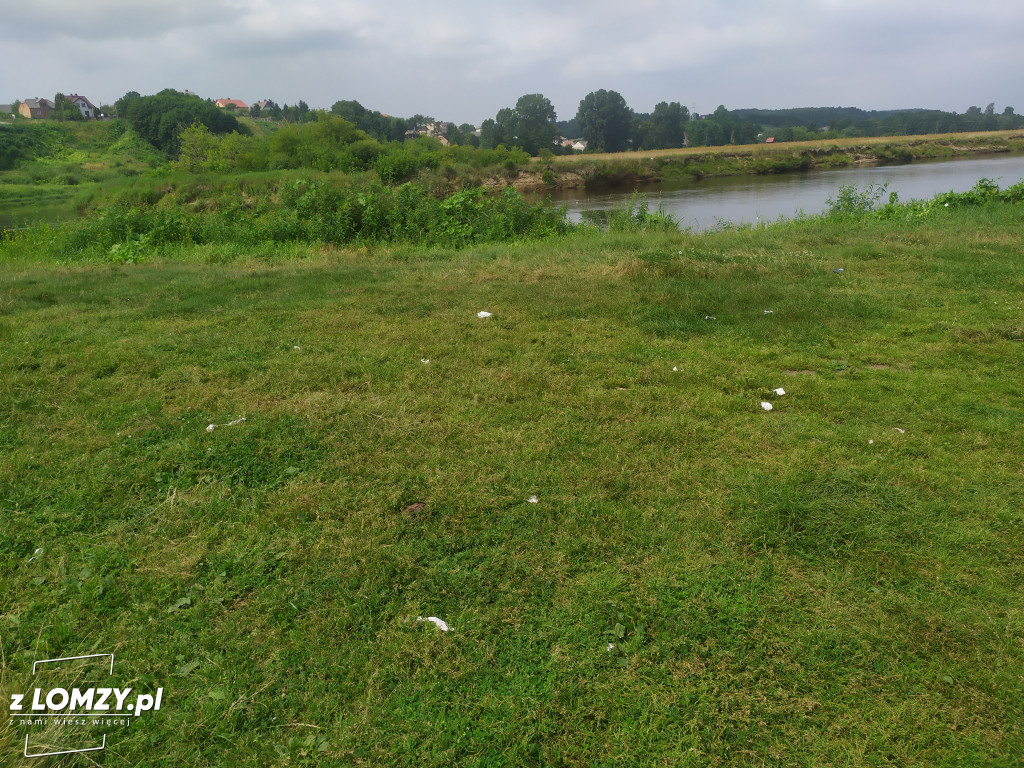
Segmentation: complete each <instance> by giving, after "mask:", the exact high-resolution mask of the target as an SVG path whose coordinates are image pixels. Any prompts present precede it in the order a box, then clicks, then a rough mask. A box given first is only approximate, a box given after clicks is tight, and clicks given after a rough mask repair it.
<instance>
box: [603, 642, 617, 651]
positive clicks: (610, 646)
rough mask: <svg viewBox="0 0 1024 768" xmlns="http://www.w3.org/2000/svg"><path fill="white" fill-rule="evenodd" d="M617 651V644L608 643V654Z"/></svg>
mask: <svg viewBox="0 0 1024 768" xmlns="http://www.w3.org/2000/svg"><path fill="white" fill-rule="evenodd" d="M614 649H615V643H608V647H607V648H605V650H606V651H608V653H611V652H612V651H613V650H614Z"/></svg>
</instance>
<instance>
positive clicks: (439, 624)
mask: <svg viewBox="0 0 1024 768" xmlns="http://www.w3.org/2000/svg"><path fill="white" fill-rule="evenodd" d="M416 621H429V622H431V623H433V624H436V625H437V628H438V629H440V630H441V631H442V632H447V631H448V625H447V624H445V623H444V621H442V620H441V619H439V618H437V616H427V618H425V619H424V618H423V617H422V616H417V617H416Z"/></svg>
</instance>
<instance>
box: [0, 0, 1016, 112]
mask: <svg viewBox="0 0 1024 768" xmlns="http://www.w3.org/2000/svg"><path fill="white" fill-rule="evenodd" d="M0 47H2V50H3V52H4V56H3V62H2V64H0V102H4V103H7V102H10V101H13V100H14V99H24V98H26V97H35V96H45V97H47V98H51V99H52V98H53V95H54V93H56V92H57V91H61V92H65V93H71V92H74V93H79V94H82V95H84V96H86V97H88V98H89V99H91V100H92V101H93V102H94V103H96V104H97V105H99V104H101V103H111V102H113V101H114V100H116V99H118V98H119V97H121V96H122V95H124V93H126V92H127V91H138V92H140V93H142V94H144V95H145V94H150V93H156V92H157V91H159V90H161V89H163V88H176V89H178V90H186V89H187V90H191V91H194V92H195V93H198V94H199V95H200V96H203V97H204V98H236V99H242V100H243V101H245V102H246V103H251V102H253V101H257V100H259V99H264V98H269V99H273V100H275V101H276V102H278V103H279V104H282V103H289V104H294V103H296V102H298V101H299V99H302V100H304V101H306V103H308V104H309V105H310V106H311V107H325V108H330V106H331V105H332V104H333V103H334V102H335V101H337V100H339V99H355V100H357V101H359V102H360V103H362V104H363V106H365V107H368V108H370V109H377V110H380V111H382V112H386V113H388V114H392V115H398V116H402V117H408V116H411V115H413V114H417V113H419V114H424V115H429V116H432V117H436V118H438V119H442V120H454V121H455V122H457V123H464V122H469V123H474V124H479V123H480V121H482V120H484V119H485V118H488V117H493V116H494V115H495V113H496V112H497V111H498V110H499V109H501V108H502V107H507V106H514V105H515V102H516V100H517V99H518V98H519V97H520V96H522V95H523V94H527V93H542V94H544V95H545V96H547V97H548V98H549V99H550V100H551V102H552V103H553V104H554V106H555V110H556V111H557V113H558V118H559V119H560V120H561V119H569V118H571V117H573V116H574V115H575V114H576V109H577V107H578V106H579V102H580V100H581V99H582V98H583V97H584V96H586V95H587V94H588V93H589V92H591V91H594V90H597V89H599V88H605V89H609V90H616V91H618V92H619V93H621V94H622V95H623V96H624V97H625V99H626V102H627V103H628V104H629V106H630V107H632V108H633V109H634V110H636V111H638V112H649V111H651V110H652V109H653V108H654V105H655V104H656V103H657V102H659V101H678V102H681V103H682V104H683V105H685V106H687V107H689V108H690V110H691V111H695V112H701V113H704V112H712V111H714V109H715V108H716V107H717V106H718V105H719V104H724V105H725V106H726V107H727V108H729V109H738V108H741V107H761V108H784V107H800V106H856V107H861V108H864V109H893V108H900V107H925V108H933V109H943V110H948V111H956V112H964V111H966V109H967V108H968V107H970V106H972V105H977V106H980V107H985V105H987V104H988V103H989V102H995V104H996V107H997V111H1000V112H1001V111H1002V110H1003V108H1004V107H1005V106H1007V105H1010V106H1013V107H1015V108H1017V111H1024V98H1021V88H1022V85H1021V83H1022V79H1021V72H1022V71H1024V66H1022V65H1024V3H1022V2H1020V0H960V1H958V2H951V1H947V0H937V1H934V2H929V3H926V2H923V0H804V1H803V2H801V1H800V0H771V1H768V0H757V1H756V2H755V1H754V0H729V1H728V2H726V1H725V0H702V1H699V2H691V1H690V0H627V1H625V2H624V1H623V0H617V1H616V2H612V0H591V1H590V2H572V1H568V0H567V1H566V2H561V3H560V2H557V1H555V0H544V1H543V2H541V1H540V0H517V1H516V2H508V1H507V0H491V1H488V0H474V1H473V2H468V1H467V0H441V1H440V2H423V1H422V0H416V1H415V2H414V1H412V0H173V2H171V1H168V0H0Z"/></svg>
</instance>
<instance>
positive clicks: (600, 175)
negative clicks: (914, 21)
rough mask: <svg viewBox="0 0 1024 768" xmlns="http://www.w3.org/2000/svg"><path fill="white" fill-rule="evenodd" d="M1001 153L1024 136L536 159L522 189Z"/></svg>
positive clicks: (1022, 145)
mask: <svg viewBox="0 0 1024 768" xmlns="http://www.w3.org/2000/svg"><path fill="white" fill-rule="evenodd" d="M1003 152H1005V153H1020V152H1024V133H1021V132H1020V131H992V132H987V133H950V134H935V135H927V136H880V137H875V138H857V139H822V140H821V141H791V142H777V143H773V144H766V143H760V144H748V145H741V146H740V145H729V146H721V147H688V148H686V149H662V150H651V151H649V150H642V151H638V152H618V153H610V154H600V153H595V154H582V155H564V156H560V157H551V158H547V159H544V160H537V161H536V162H535V164H534V165H533V166H532V168H531V169H527V170H525V171H522V172H520V174H519V180H518V181H517V184H518V185H519V186H520V187H522V188H524V189H525V188H530V189H543V188H545V187H548V188H558V187H565V188H576V187H580V186H587V187H591V188H593V187H601V186H610V187H626V188H629V186H630V185H635V184H649V183H656V182H659V181H681V180H688V181H699V180H700V179H705V178H711V177H722V176H739V175H747V174H774V173H790V172H795V171H807V170H811V169H819V168H820V169H830V168H846V167H851V166H854V165H857V164H880V165H885V164H905V163H910V162H914V161H918V160H937V159H950V158H954V157H962V156H965V155H972V154H974V155H985V154H993V153H1003ZM538 163H542V164H543V165H544V169H543V171H540V170H539V169H538V165H537V164H538ZM531 170H532V173H531Z"/></svg>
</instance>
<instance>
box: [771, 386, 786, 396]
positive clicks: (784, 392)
mask: <svg viewBox="0 0 1024 768" xmlns="http://www.w3.org/2000/svg"><path fill="white" fill-rule="evenodd" d="M772 392H774V393H775V394H776V395H784V394H786V390H784V389H783V388H782V387H779V388H778V389H773V390H772Z"/></svg>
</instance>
